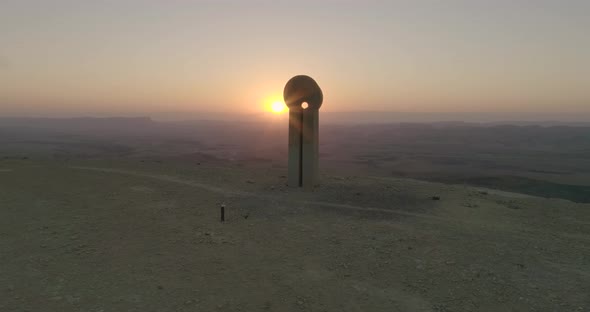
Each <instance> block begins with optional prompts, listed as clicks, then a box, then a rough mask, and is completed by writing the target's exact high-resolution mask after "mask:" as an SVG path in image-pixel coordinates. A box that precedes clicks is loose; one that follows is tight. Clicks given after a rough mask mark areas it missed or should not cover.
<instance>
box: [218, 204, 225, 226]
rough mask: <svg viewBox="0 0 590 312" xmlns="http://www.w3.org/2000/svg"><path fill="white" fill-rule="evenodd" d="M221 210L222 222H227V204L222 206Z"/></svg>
mask: <svg viewBox="0 0 590 312" xmlns="http://www.w3.org/2000/svg"><path fill="white" fill-rule="evenodd" d="M219 208H220V210H221V222H225V204H221V207H219Z"/></svg>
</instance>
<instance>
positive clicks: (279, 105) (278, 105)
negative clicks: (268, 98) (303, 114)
mask: <svg viewBox="0 0 590 312" xmlns="http://www.w3.org/2000/svg"><path fill="white" fill-rule="evenodd" d="M285 108H287V107H286V106H285V103H283V102H281V101H275V102H272V104H271V105H270V110H271V111H272V112H273V113H275V114H280V113H282V112H283V111H284V110H285Z"/></svg>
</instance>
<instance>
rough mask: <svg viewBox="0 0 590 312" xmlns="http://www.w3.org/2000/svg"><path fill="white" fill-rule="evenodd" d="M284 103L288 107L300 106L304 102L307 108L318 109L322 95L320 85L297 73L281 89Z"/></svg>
mask: <svg viewBox="0 0 590 312" xmlns="http://www.w3.org/2000/svg"><path fill="white" fill-rule="evenodd" d="M283 98H284V99H285V104H287V107H289V109H292V108H301V104H302V103H304V102H306V103H307V105H308V108H311V109H320V107H321V106H322V102H323V100H324V95H323V93H322V89H320V86H318V84H317V83H316V82H315V80H313V79H312V78H311V77H309V76H305V75H299V76H295V77H293V78H291V79H290V80H289V81H288V82H287V85H285V90H284V91H283Z"/></svg>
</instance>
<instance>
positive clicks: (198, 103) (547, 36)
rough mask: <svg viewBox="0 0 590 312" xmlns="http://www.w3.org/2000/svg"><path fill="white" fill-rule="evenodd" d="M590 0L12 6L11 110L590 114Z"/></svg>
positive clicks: (4, 76)
mask: <svg viewBox="0 0 590 312" xmlns="http://www.w3.org/2000/svg"><path fill="white" fill-rule="evenodd" d="M589 16H590V1H588V0H580V1H576V0H563V1H559V0H554V1H547V0H530V1H519V0H506V1H502V0H496V1H492V0H489V1H477V0H465V1H453V0H440V1H420V0H412V1H394V0H389V1H345V0H340V1H338V0H331V1H329V0H328V1H320V0H316V1H306V0H299V1H279V0H274V1H230V0H217V1H197V0H194V1H188V0H186V1H181V0H160V1H150V0H134V1H131V0H129V1H125V0H116V1H114V0H113V1H106V0H104V1H100V0H94V1H90V0H89V1H82V0H72V1H64V0H52V1H49V0H39V1H30V0H0V114H13V115H14V114H21V115H26V114H45V113H54V114H55V113H62V112H63V113H69V114H94V113H101V114H105V113H107V114H119V113H126V114H127V113H143V114H145V113H148V114H149V113H152V112H170V111H176V112H178V111H222V112H223V111H236V112H246V111H248V112H256V111H261V110H263V109H265V108H264V105H266V102H267V101H270V100H271V99H274V98H276V99H280V98H281V94H282V89H283V86H284V84H285V83H286V82H287V80H288V79H289V78H291V76H293V75H296V74H308V75H310V76H312V77H314V78H315V79H316V81H317V82H318V83H319V85H320V86H321V87H322V89H323V90H324V94H325V101H324V106H323V107H322V109H323V110H324V109H325V110H330V111H351V110H364V111H367V110H371V111H382V110H387V111H402V112H414V111H418V112H428V111H435V112H464V111H466V112H512V111H519V112H590V91H589V90H590V17H589Z"/></svg>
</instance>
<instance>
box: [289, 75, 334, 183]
mask: <svg viewBox="0 0 590 312" xmlns="http://www.w3.org/2000/svg"><path fill="white" fill-rule="evenodd" d="M283 97H284V99H285V103H286V104H287V107H288V108H289V177H288V184H289V186H295V187H303V188H305V189H311V188H313V187H314V186H316V185H319V172H318V170H319V161H318V159H319V116H320V107H321V106H322V101H323V99H324V95H323V94H322V90H321V89H320V87H319V86H318V84H317V83H316V82H315V80H313V79H312V78H311V77H308V76H303V75H300V76H295V77H293V78H291V79H290V80H289V81H288V82H287V85H285V90H284V91H283Z"/></svg>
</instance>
